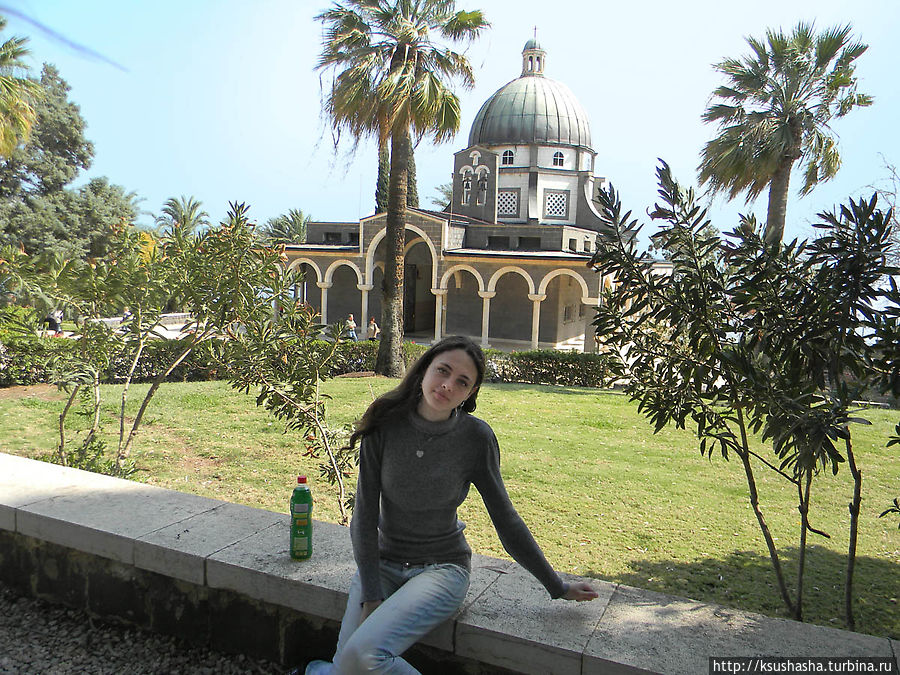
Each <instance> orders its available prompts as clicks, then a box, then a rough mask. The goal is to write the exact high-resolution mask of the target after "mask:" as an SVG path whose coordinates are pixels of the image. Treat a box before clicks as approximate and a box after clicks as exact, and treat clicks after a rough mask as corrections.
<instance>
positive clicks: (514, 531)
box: [306, 337, 597, 675]
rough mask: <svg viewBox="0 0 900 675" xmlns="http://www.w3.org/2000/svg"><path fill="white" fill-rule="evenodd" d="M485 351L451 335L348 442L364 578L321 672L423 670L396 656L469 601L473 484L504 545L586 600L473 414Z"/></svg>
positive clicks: (557, 587) (356, 550) (356, 546)
mask: <svg viewBox="0 0 900 675" xmlns="http://www.w3.org/2000/svg"><path fill="white" fill-rule="evenodd" d="M483 379H484V354H483V353H482V351H481V349H480V348H479V347H478V346H477V345H476V344H475V343H473V342H472V341H471V340H469V339H468V338H464V337H448V338H445V339H443V340H441V341H440V342H438V343H437V344H435V345H434V346H432V347H431V348H430V349H429V350H428V351H427V352H425V354H424V355H423V356H422V357H421V358H420V359H419V360H418V361H417V362H416V363H415V364H414V365H413V366H412V368H411V369H410V370H409V372H408V373H407V374H406V377H405V378H404V379H403V381H402V382H401V383H400V386H398V387H397V388H396V389H394V390H393V391H390V392H388V393H387V394H384V395H383V396H381V397H379V398H378V399H376V400H375V401H374V402H373V403H372V405H370V406H369V409H368V410H366V412H365V414H364V415H363V417H362V419H361V420H360V421H359V422H358V424H357V426H356V430H355V431H354V433H353V435H352V436H351V437H350V443H351V446H352V445H354V444H355V443H356V442H357V441H358V440H361V445H360V456H359V483H358V485H357V489H356V505H355V507H354V510H353V520H352V522H351V524H350V537H351V540H352V542H353V554H354V557H355V558H356V564H357V568H358V569H357V573H356V575H355V576H354V578H353V581H352V583H351V586H350V597H349V599H348V601H347V609H346V612H345V613H344V619H343V622H342V623H341V631H340V635H339V637H338V644H337V650H336V652H335V655H334V660H333V663H327V662H325V661H313V662H312V663H310V664H309V665H308V666H307V668H306V673H307V675H312V674H314V673H315V674H319V673H346V674H352V673H362V672H377V673H417V672H418V671H417V670H416V669H415V668H413V667H412V666H410V665H409V663H407V662H406V661H404V660H403V659H402V658H401V654H403V652H405V651H406V650H407V649H408V648H409V647H411V646H412V645H413V644H415V643H416V642H417V641H418V640H419V639H420V638H421V637H423V636H424V635H426V634H427V633H428V632H429V631H431V630H432V629H433V628H435V627H436V626H438V625H439V624H441V623H442V622H443V621H445V620H446V619H448V618H450V617H451V616H453V615H454V614H455V613H456V611H457V610H458V609H459V607H460V605H461V604H462V602H463V600H464V599H465V597H466V591H467V590H468V586H469V570H470V566H471V557H472V550H471V549H470V548H469V546H468V544H466V540H465V537H464V536H463V529H464V528H465V524H464V523H462V522H460V521H459V520H458V519H457V514H456V510H457V508H458V507H459V505H460V504H462V502H463V500H464V499H465V498H466V494H467V493H468V492H469V487H470V486H471V485H474V486H475V487H476V488H477V489H478V492H479V493H480V494H481V497H482V499H483V500H484V504H485V506H486V507H487V510H488V513H489V514H490V517H491V520H492V521H493V523H494V527H495V528H496V529H497V533H498V534H499V535H500V541H501V542H502V543H503V546H504V548H505V549H506V550H507V552H508V553H509V554H510V555H512V557H513V558H514V559H515V560H516V561H517V562H518V563H519V564H520V565H522V566H523V567H524V568H525V569H527V570H528V571H529V572H531V574H533V575H534V576H535V577H536V578H537V580H538V581H540V582H541V584H543V586H544V588H546V589H547V591H548V592H549V594H550V597H552V598H565V599H566V600H576V601H585V600H593V599H594V598H596V597H597V593H596V592H595V591H594V590H593V589H592V588H591V587H590V586H589V585H588V584H586V583H581V582H579V583H573V584H567V583H564V582H563V581H562V580H561V579H560V578H559V575H558V574H557V573H556V572H555V571H554V570H553V568H552V567H551V566H550V564H549V563H548V562H547V560H546V559H545V558H544V555H543V553H542V552H541V549H540V547H539V546H538V545H537V543H536V542H535V540H534V537H532V535H531V532H530V531H529V530H528V527H527V526H526V525H525V523H524V522H523V521H522V519H521V518H520V517H519V514H518V513H516V510H515V508H514V507H513V505H512V503H511V502H510V500H509V496H508V495H507V493H506V488H505V487H504V485H503V479H502V478H501V476H500V451H499V448H498V446H497V439H496V437H495V436H494V432H493V431H491V428H490V427H489V426H488V425H487V424H486V423H485V422H483V421H482V420H480V419H478V418H477V417H473V416H472V415H471V414H470V413H472V412H474V410H475V402H476V398H477V396H478V389H479V387H480V386H481V383H482V380H483Z"/></svg>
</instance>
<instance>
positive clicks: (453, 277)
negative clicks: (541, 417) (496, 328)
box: [290, 224, 611, 349]
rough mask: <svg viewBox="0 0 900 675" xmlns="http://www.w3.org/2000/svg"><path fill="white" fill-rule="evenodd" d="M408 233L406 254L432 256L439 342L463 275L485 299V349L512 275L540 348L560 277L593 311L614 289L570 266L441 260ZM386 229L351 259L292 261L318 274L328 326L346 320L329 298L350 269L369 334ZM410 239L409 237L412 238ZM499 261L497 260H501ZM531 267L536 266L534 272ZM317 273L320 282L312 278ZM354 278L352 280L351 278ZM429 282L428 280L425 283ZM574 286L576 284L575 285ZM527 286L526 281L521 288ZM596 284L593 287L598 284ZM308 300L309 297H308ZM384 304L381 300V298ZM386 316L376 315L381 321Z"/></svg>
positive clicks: (305, 256)
mask: <svg viewBox="0 0 900 675" xmlns="http://www.w3.org/2000/svg"><path fill="white" fill-rule="evenodd" d="M406 229H407V230H408V232H411V233H412V234H413V235H414V236H412V237H409V238H408V240H407V242H406V245H405V248H404V255H405V256H406V255H407V254H409V252H410V251H411V250H412V249H413V248H414V247H416V246H419V245H424V246H426V247H427V250H428V257H430V263H431V264H430V266H429V267H430V289H429V290H430V295H432V296H433V297H434V341H435V342H436V341H438V340H440V339H441V337H442V336H443V335H444V334H445V326H446V317H447V310H448V307H447V301H448V295H449V294H450V291H451V283H452V282H453V283H455V284H456V286H457V287H459V283H460V282H459V278H460V276H461V275H470V276H471V279H473V280H474V284H475V287H476V292H477V295H478V298H480V300H481V344H482V346H484V347H487V346H488V345H489V341H490V338H491V325H490V324H491V300H493V299H494V298H495V297H496V296H497V292H498V285H499V284H501V282H502V281H503V280H504V279H505V278H507V277H508V275H512V276H513V277H515V278H519V279H521V280H522V282H524V285H525V288H526V289H527V293H526V296H527V299H528V300H529V301H530V302H531V348H532V349H537V347H538V341H539V336H540V325H541V305H542V303H543V302H544V301H545V300H546V299H547V297H548V288H549V287H550V284H551V282H553V281H554V280H555V279H557V278H560V279H562V278H564V277H565V278H569V279H572V280H574V284H575V285H576V286H577V287H579V289H578V290H580V294H581V296H580V302H581V304H583V305H585V306H587V307H591V306H596V305H597V304H598V303H599V295H600V290H601V288H603V287H608V286H609V285H610V283H611V282H610V280H608V279H602V278H601V277H600V276H599V275H597V283H596V288H595V289H593V292H592V289H591V288H589V286H588V282H587V281H586V280H585V278H584V276H583V275H582V274H579V273H578V272H576V271H575V270H573V269H570V268H567V267H558V266H551V267H544V268H540V269H538V268H536V267H535V266H534V265H529V264H528V262H529V261H527V260H526V261H521V262H520V261H518V260H516V261H511V260H507V261H502V262H500V263H499V264H498V265H493V266H492V267H496V269H488V268H486V267H485V266H484V265H483V263H482V261H480V260H471V259H466V260H460V261H456V260H453V259H452V258H447V257H442V256H439V254H438V251H437V249H436V247H435V246H434V243H433V242H432V241H431V239H430V238H429V237H428V236H427V234H426V233H425V232H424V231H422V230H421V229H420V228H418V227H416V226H414V225H409V224H407V226H406ZM384 236H385V230H384V229H381V230H380V231H379V232H378V233H377V234H376V235H375V236H374V237H373V239H372V241H371V243H370V244H369V245H368V247H367V249H366V252H365V254H364V255H357V256H345V257H338V258H334V257H329V258H320V257H319V256H315V255H310V252H303V253H301V254H300V255H299V257H296V258H293V259H292V260H291V263H290V265H291V267H298V266H300V265H304V266H305V269H308V270H310V271H311V272H312V275H309V278H308V279H307V283H310V282H314V283H315V285H316V286H317V287H318V288H319V289H320V291H321V296H320V303H319V305H320V313H321V320H322V323H329V321H331V322H333V321H336V320H340V319H341V318H343V317H340V318H339V317H329V308H328V299H329V291H330V289H332V288H333V287H334V283H335V276H336V275H337V274H338V273H340V272H341V270H342V269H343V268H349V273H346V272H344V273H343V276H344V279H343V280H344V282H346V281H348V280H349V279H353V278H354V277H355V281H356V289H357V290H358V291H359V292H360V299H359V320H358V321H357V324H358V325H359V326H360V332H361V333H362V334H364V333H365V326H366V325H367V323H368V321H369V315H370V312H369V308H370V297H369V294H370V293H371V292H372V291H373V290H376V292H380V285H379V286H378V287H376V283H375V282H376V273H378V274H379V275H380V274H383V265H382V263H380V262H376V260H375V257H376V251H377V247H378V244H379V243H380V242H381V241H382V240H383V239H384ZM408 236H409V235H408ZM495 260H496V259H493V260H492V261H495ZM526 267H531V270H530V271H529V270H528V269H526ZM313 275H314V277H315V278H314V279H313V278H312V276H313ZM348 278H349V279H348ZM423 281H424V280H423ZM570 283H572V282H570ZM519 285H520V286H521V282H520V284H519ZM592 285H593V284H592ZM304 299H305V298H304ZM376 302H377V303H378V304H379V305H380V298H378V299H377V300H376ZM378 319H380V316H376V320H378ZM585 346H586V349H591V348H592V346H593V340H591V341H590V343H588V341H587V340H586V341H585Z"/></svg>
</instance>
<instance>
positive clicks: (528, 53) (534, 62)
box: [522, 39, 547, 77]
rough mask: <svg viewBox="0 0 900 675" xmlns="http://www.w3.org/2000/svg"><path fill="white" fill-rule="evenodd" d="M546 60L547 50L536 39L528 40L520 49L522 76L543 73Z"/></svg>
mask: <svg viewBox="0 0 900 675" xmlns="http://www.w3.org/2000/svg"><path fill="white" fill-rule="evenodd" d="M546 61H547V52H545V51H544V50H543V49H542V48H541V43H540V42H538V41H537V40H536V39H531V40H529V41H528V42H526V43H525V48H524V49H523V50H522V77H525V76H526V75H543V74H544V65H545V64H546Z"/></svg>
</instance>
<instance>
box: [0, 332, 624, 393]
mask: <svg viewBox="0 0 900 675" xmlns="http://www.w3.org/2000/svg"><path fill="white" fill-rule="evenodd" d="M74 348H75V342H74V341H73V340H65V339H60V338H36V337H35V338H16V339H9V340H8V341H6V342H5V343H0V387H9V386H13V385H26V384H36V383H40V382H49V381H50V377H51V374H50V367H49V365H48V364H49V361H50V359H51V357H53V356H57V355H61V354H64V353H66V352H67V351H72V350H73V349H74ZM181 349H182V343H180V342H179V341H177V340H153V341H151V342H149V343H147V345H146V346H145V347H144V352H143V354H142V355H141V359H140V361H139V362H138V365H137V368H136V369H135V373H134V376H133V378H132V381H134V382H149V381H151V380H152V379H153V378H154V377H156V375H157V374H158V373H160V372H161V371H162V370H163V369H165V368H168V366H169V364H170V363H171V362H172V361H173V360H174V359H175V358H176V357H177V355H178V353H180V350H181ZM427 349H428V345H420V344H415V343H413V342H405V343H404V345H403V353H404V358H405V360H406V364H407V366H408V365H410V364H412V363H413V362H414V361H415V360H416V359H417V358H419V357H420V356H421V355H422V354H424V353H425V351H426V350H427ZM211 353H212V352H211V350H194V351H192V352H191V353H190V354H189V355H188V356H187V357H186V358H185V359H184V361H182V362H181V363H180V364H178V366H177V367H176V368H175V370H173V371H172V373H171V374H170V375H169V377H168V378H167V379H168V381H170V382H194V381H205V380H215V379H218V377H219V375H220V370H221V368H220V366H219V364H217V363H216V362H215V360H214V358H213V357H212V356H211ZM340 354H341V358H340V359H339V362H338V364H337V365H336V366H335V367H334V368H332V370H331V372H330V373H329V375H330V376H331V377H334V376H336V375H345V374H347V373H357V372H367V371H373V370H375V357H376V355H377V354H378V342H377V341H369V340H360V341H359V342H345V343H343V344H342V345H341V350H340ZM485 358H486V361H487V364H486V365H487V371H486V373H485V378H486V379H488V380H490V381H492V382H524V383H529V384H555V385H564V386H578V387H602V386H605V385H606V384H608V383H609V380H610V376H609V369H608V358H607V357H606V356H604V355H602V354H581V353H578V352H556V351H552V350H537V351H528V352H512V353H506V352H501V351H497V350H495V349H488V350H485ZM130 367H131V359H130V357H129V356H128V354H126V353H120V354H118V355H116V356H114V357H113V358H112V361H111V363H110V367H109V369H108V370H107V371H106V372H105V373H104V374H103V376H102V379H103V381H104V382H106V383H117V382H124V381H125V378H126V377H127V375H128V369H129V368H130Z"/></svg>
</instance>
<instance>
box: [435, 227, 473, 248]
mask: <svg viewBox="0 0 900 675" xmlns="http://www.w3.org/2000/svg"><path fill="white" fill-rule="evenodd" d="M435 245H437V242H435ZM465 245H466V228H465V227H462V226H460V225H450V226H449V227H448V228H447V241H445V242H444V248H445V249H447V250H453V249H455V248H463V247H464V246H465Z"/></svg>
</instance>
